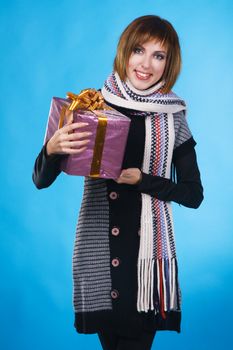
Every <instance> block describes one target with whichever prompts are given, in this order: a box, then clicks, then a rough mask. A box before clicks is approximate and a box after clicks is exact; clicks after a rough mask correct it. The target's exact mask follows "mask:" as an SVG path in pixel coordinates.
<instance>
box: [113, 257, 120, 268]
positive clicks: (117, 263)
mask: <svg viewBox="0 0 233 350" xmlns="http://www.w3.org/2000/svg"><path fill="white" fill-rule="evenodd" d="M119 265H120V260H119V259H118V258H114V259H112V266H113V267H117V266H119Z"/></svg>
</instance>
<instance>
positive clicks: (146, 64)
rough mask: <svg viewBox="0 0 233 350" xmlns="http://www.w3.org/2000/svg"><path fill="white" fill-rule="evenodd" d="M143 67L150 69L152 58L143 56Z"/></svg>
mask: <svg viewBox="0 0 233 350" xmlns="http://www.w3.org/2000/svg"><path fill="white" fill-rule="evenodd" d="M141 66H142V68H144V69H149V68H150V56H149V55H143V57H142V61H141Z"/></svg>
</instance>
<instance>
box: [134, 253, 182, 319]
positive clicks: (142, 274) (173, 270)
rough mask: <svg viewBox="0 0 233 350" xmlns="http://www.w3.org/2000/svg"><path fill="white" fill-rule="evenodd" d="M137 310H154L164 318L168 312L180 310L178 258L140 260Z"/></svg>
mask: <svg viewBox="0 0 233 350" xmlns="http://www.w3.org/2000/svg"><path fill="white" fill-rule="evenodd" d="M154 283H156V284H157V288H154ZM137 310H138V311H139V312H140V311H144V312H148V311H149V310H154V311H155V314H157V313H160V314H161V317H162V318H163V319H165V318H166V312H169V311H179V310H180V290H179V284H178V270H177V261H176V258H170V259H156V260H155V259H140V260H139V266H138V298H137Z"/></svg>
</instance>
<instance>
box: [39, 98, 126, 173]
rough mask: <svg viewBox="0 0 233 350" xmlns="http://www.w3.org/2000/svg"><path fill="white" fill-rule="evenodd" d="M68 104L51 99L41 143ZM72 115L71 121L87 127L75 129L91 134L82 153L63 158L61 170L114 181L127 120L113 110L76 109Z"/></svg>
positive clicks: (51, 132)
mask: <svg viewBox="0 0 233 350" xmlns="http://www.w3.org/2000/svg"><path fill="white" fill-rule="evenodd" d="M70 102H71V101H70V100H69V99H63V98H58V97H53V99H52V102H51V107H50V111H49V118H48V123H47V130H46V134H45V139H44V143H46V142H47V141H48V140H49V139H50V138H51V137H52V136H53V134H54V133H55V131H56V130H57V129H58V125H59V120H60V115H61V112H62V109H64V106H67V107H68V106H69V105H70ZM72 113H73V121H74V122H85V123H88V124H89V125H87V126H84V127H82V128H81V129H79V130H80V131H82V132H83V131H91V132H92V135H91V136H90V137H88V139H90V142H89V143H88V144H87V148H86V149H85V150H84V151H83V152H81V153H79V154H75V155H68V156H67V157H64V159H63V160H62V161H61V170H62V171H64V172H65V173H67V174H69V175H81V176H91V177H96V178H105V179H116V178H118V177H119V176H120V173H121V166H122V161H123V157H124V152H125V146H126V142H127V137H128V131H129V126H130V119H129V118H128V117H126V116H125V115H123V114H121V113H120V112H118V111H116V110H114V109H109V110H108V109H106V110H95V111H94V112H92V111H89V110H81V109H77V110H75V111H73V112H72ZM101 120H104V122H103V121H102V122H101Z"/></svg>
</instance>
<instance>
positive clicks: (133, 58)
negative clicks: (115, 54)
mask: <svg viewBox="0 0 233 350" xmlns="http://www.w3.org/2000/svg"><path fill="white" fill-rule="evenodd" d="M138 62H139V57H138V56H137V55H132V56H131V57H130V58H129V63H128V68H134V67H135V65H137V64H138Z"/></svg>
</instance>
